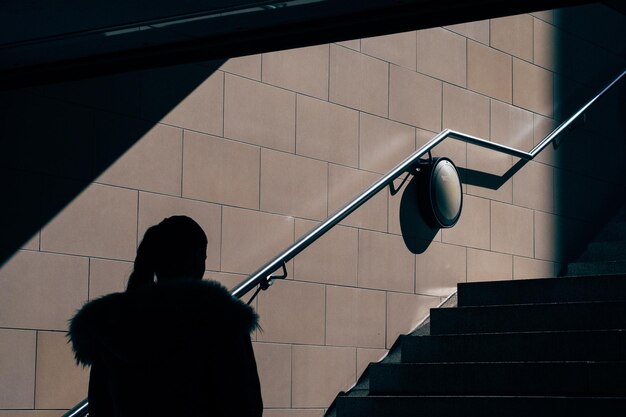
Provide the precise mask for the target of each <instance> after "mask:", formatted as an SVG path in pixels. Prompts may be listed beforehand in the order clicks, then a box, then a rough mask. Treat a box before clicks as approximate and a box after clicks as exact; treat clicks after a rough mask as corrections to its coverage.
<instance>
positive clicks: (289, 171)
mask: <svg viewBox="0 0 626 417" xmlns="http://www.w3.org/2000/svg"><path fill="white" fill-rule="evenodd" d="M327 196H328V164H327V163H326V162H323V161H318V160H315V159H309V158H304V157H302V156H297V155H291V154H287V153H283V152H276V151H272V150H268V149H263V150H262V151H261V210H263V211H267V212H271V213H280V214H288V215H290V216H296V217H303V218H307V219H316V220H322V219H325V218H326V215H327V211H326V210H327Z"/></svg>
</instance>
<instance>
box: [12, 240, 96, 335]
mask: <svg viewBox="0 0 626 417" xmlns="http://www.w3.org/2000/svg"><path fill="white" fill-rule="evenodd" d="M88 265H89V261H88V259H87V258H79V257H76V256H66V255H56V254H50V253H41V252H31V251H19V252H17V253H16V254H15V255H14V256H13V258H11V260H10V261H8V262H7V263H6V264H4V266H3V267H2V269H0V326H2V327H18V328H27V329H55V330H67V320H68V319H70V318H71V317H72V315H73V314H74V313H75V312H76V310H77V309H78V308H79V307H80V306H81V305H82V303H83V302H84V301H85V300H87V285H88V283H87V280H88V278H87V277H88V273H89V266H88ZM50 283H54V285H50Z"/></svg>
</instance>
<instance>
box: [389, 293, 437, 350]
mask: <svg viewBox="0 0 626 417" xmlns="http://www.w3.org/2000/svg"><path fill="white" fill-rule="evenodd" d="M437 305H439V297H428V296H425V295H413V294H401V293H396V292H388V293H387V348H391V346H392V345H393V343H394V342H395V341H396V339H397V338H398V336H400V335H401V334H408V333H409V332H411V331H412V330H414V329H415V328H416V327H417V325H418V324H420V323H421V322H422V321H423V320H424V319H425V318H426V317H428V316H429V314H430V309H431V308H434V307H437Z"/></svg>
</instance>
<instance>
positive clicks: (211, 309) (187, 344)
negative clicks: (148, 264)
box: [69, 281, 263, 417]
mask: <svg viewBox="0 0 626 417" xmlns="http://www.w3.org/2000/svg"><path fill="white" fill-rule="evenodd" d="M256 327H257V315H256V314H255V313H254V311H253V310H252V309H251V308H250V307H248V306H247V305H245V304H243V303H242V302H240V301H239V300H236V299H235V298H233V297H232V296H231V295H230V294H229V293H228V291H226V289H225V288H223V287H221V286H220V285H219V284H217V283H214V282H207V281H183V282H179V283H172V284H160V285H155V286H152V287H150V288H146V289H140V290H135V291H131V292H125V293H115V294H110V295H107V296H104V297H102V298H99V299H97V300H94V301H92V302H90V303H88V304H86V305H85V306H84V307H83V308H82V309H81V310H80V311H79V312H78V313H77V314H76V316H75V317H74V318H73V319H72V321H71V323H70V331H69V337H70V340H71V343H72V346H73V349H74V353H75V355H76V360H77V361H78V362H79V363H82V364H84V365H91V375H90V380H89V411H90V413H89V415H90V416H91V417H122V416H134V417H138V416H146V417H148V416H150V417H153V416H168V417H171V416H181V417H195V416H220V417H222V416H233V417H235V416H236V417H257V416H261V415H262V412H263V404H262V400H261V392H260V386H259V379H258V375H257V369H256V363H255V360H254V354H253V352H252V344H251V342H250V332H252V331H253V330H254V329H255V328H256Z"/></svg>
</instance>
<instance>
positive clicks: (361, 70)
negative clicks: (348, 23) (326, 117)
mask: <svg viewBox="0 0 626 417" xmlns="http://www.w3.org/2000/svg"><path fill="white" fill-rule="evenodd" d="M388 77H389V64H387V63H386V62H384V61H381V60H378V59H376V58H372V57H368V56H366V55H363V54H360V53H358V52H355V51H353V50H351V49H347V48H344V47H341V46H338V45H334V44H331V45H330V97H329V98H330V101H332V102H334V103H337V104H343V105H345V106H348V107H352V108H354V109H357V110H363V111H365V112H368V113H373V114H377V115H379V116H387V113H388V111H387V110H388V88H387V86H388V83H387V78H388Z"/></svg>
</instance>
